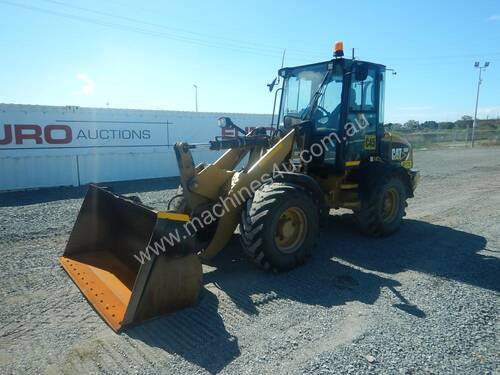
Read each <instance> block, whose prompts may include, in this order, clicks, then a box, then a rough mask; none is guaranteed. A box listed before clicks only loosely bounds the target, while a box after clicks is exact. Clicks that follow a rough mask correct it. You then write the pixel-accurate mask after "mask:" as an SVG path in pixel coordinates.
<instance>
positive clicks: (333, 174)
mask: <svg viewBox="0 0 500 375" xmlns="http://www.w3.org/2000/svg"><path fill="white" fill-rule="evenodd" d="M385 71H386V68H385V66H383V65H380V64H374V63H370V62H365V61H359V60H351V59H346V58H343V52H342V50H341V48H338V49H337V50H336V51H335V57H334V58H333V59H332V60H329V61H325V62H321V63H316V64H311V65H305V66H298V67H291V68H282V69H280V70H279V73H278V74H279V78H278V81H277V80H275V81H274V82H273V84H271V85H269V86H270V90H273V89H274V86H275V84H276V82H279V81H282V85H281V87H280V88H278V89H277V90H276V94H275V103H276V102H277V101H278V100H276V99H277V98H280V99H279V101H278V102H279V110H278V112H277V115H276V116H275V115H274V114H273V121H272V124H271V126H270V127H260V128H255V129H253V130H251V131H249V132H248V133H247V132H245V131H244V130H243V129H241V128H239V127H238V126H237V125H235V124H234V123H233V122H232V121H231V119H229V118H220V119H219V125H220V126H221V127H223V128H225V129H226V130H228V129H229V130H231V132H232V134H233V136H231V137H216V138H215V140H212V141H209V143H208V144H206V145H190V144H188V143H185V142H178V143H177V144H176V145H175V147H174V150H175V153H176V158H177V161H178V165H179V172H180V187H179V189H178V192H177V195H176V196H175V197H173V198H172V199H171V200H170V202H169V203H168V207H169V209H168V210H167V211H157V210H155V209H153V208H150V207H147V206H145V205H143V204H142V203H141V202H140V201H139V200H138V199H135V198H131V197H125V196H121V195H117V194H114V193H113V192H111V191H109V190H107V189H106V188H102V187H98V186H94V185H91V186H90V187H89V190H88V193H87V195H86V197H85V200H84V203H83V206H82V208H81V210H80V213H79V215H78V218H77V220H76V223H75V226H74V229H73V231H72V233H71V235H70V239H69V242H68V244H67V247H66V249H65V251H64V254H63V256H62V257H60V262H61V264H62V266H63V267H64V269H65V270H66V271H67V273H68V274H69V276H70V277H71V278H72V279H73V281H74V282H75V284H76V285H77V286H78V288H80V290H81V291H82V293H83V294H84V295H85V297H86V298H87V299H88V300H89V302H90V303H91V304H92V305H93V307H94V308H95V309H96V310H97V312H98V313H99V314H100V315H101V316H102V318H103V319H104V320H105V321H106V322H107V323H108V324H109V325H110V326H111V327H112V328H113V329H114V330H115V331H119V330H120V329H122V328H123V327H125V326H128V325H130V324H135V323H138V322H140V321H143V320H145V319H149V318H152V317H155V316H158V315H160V314H164V313H168V312H173V311H176V310H179V309H181V308H184V307H187V306H193V305H195V304H196V303H197V300H198V296H199V291H200V288H201V285H202V266H201V263H202V262H203V261H207V260H209V259H211V258H213V257H214V256H215V255H216V254H218V253H219V252H220V251H221V250H222V249H223V248H224V247H225V246H226V245H227V243H228V242H229V240H230V239H231V237H232V236H233V234H234V233H235V231H236V229H237V227H238V226H239V233H240V238H241V248H242V249H243V251H244V252H245V254H247V255H248V257H249V259H250V260H251V261H252V262H254V263H255V264H256V265H258V266H259V267H262V268H264V269H266V270H272V271H283V270H289V269H292V268H294V267H296V266H298V265H300V264H302V263H303V262H304V261H305V260H306V257H307V256H308V254H309V253H311V250H312V249H313V246H314V243H315V241H316V239H317V237H318V231H319V228H320V223H321V222H322V221H324V220H325V217H326V216H327V215H328V214H329V212H330V210H331V209H339V208H347V209H350V210H352V211H353V212H354V216H355V218H356V220H357V222H358V223H359V226H360V228H361V230H362V231H363V232H365V233H368V234H370V235H374V236H386V235H389V234H391V233H393V232H395V231H396V230H397V229H398V228H399V227H400V225H401V222H402V218H403V216H404V215H405V207H406V201H407V198H410V197H413V192H414V190H415V187H416V185H417V182H418V178H419V173H418V171H416V170H415V169H413V152H412V148H411V146H410V144H409V143H408V142H407V141H405V140H404V139H402V138H400V137H398V136H395V135H391V134H389V133H387V132H385V131H384V127H383V105H384V84H385ZM273 113H274V112H273ZM274 118H276V121H274ZM274 123H276V125H273V124H274ZM224 133H226V134H228V133H229V132H227V131H226V132H224ZM207 146H208V147H209V148H210V149H212V150H216V151H219V152H221V151H222V150H224V152H223V153H222V155H221V156H220V157H219V158H218V159H217V160H216V161H215V162H214V163H212V164H199V165H195V164H194V162H193V157H192V154H191V150H192V149H193V148H196V147H207ZM312 255H313V256H314V254H312Z"/></svg>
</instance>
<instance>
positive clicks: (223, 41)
mask: <svg viewBox="0 0 500 375" xmlns="http://www.w3.org/2000/svg"><path fill="white" fill-rule="evenodd" d="M41 1H45V2H47V3H52V4H55V5H60V6H65V7H68V8H72V9H75V10H79V11H84V12H89V13H93V14H96V15H100V16H105V17H110V18H114V19H120V20H123V21H126V22H133V23H138V24H143V25H148V26H151V27H156V28H162V29H165V30H172V32H169V33H167V32H163V31H156V30H151V29H145V28H141V27H137V26H132V25H125V24H120V23H116V22H110V21H105V20H99V19H95V18H89V17H85V16H80V15H75V14H71V13H66V12H61V11H58V10H53V9H47V8H41V7H37V6H33V5H28V4H20V3H15V2H12V1H9V0H0V3H3V4H5V5H10V6H14V7H18V8H22V9H27V10H31V11H35V12H40V13H45V14H50V15H53V16H57V17H62V18H66V19H72V20H76V21H79V22H84V23H89V24H94V25H98V26H103V27H108V28H112V29H116V30H121V31H128V32H134V33H138V34H142V35H146V36H153V37H160V38H165V39H170V40H174V41H178V42H182V43H189V44H193V45H199V46H203V47H210V48H218V49H227V50H232V51H237V52H244V53H250V54H255V55H260V56H266V57H277V56H280V55H281V53H282V50H283V48H282V47H275V46H271V45H267V44H260V43H255V42H244V41H240V40H236V39H230V38H225V37H221V36H209V35H207V34H202V33H198V32H194V31H189V30H184V29H178V28H173V27H170V26H167V25H163V24H158V23H153V22H148V21H143V20H139V19H135V18H132V17H126V16H121V15H115V14H112V13H107V12H103V11H100V10H95V9H90V8H84V7H79V6H75V5H70V4H65V3H62V2H60V1H56V0H41ZM179 32H181V33H185V34H191V35H194V36H197V37H188V36H185V35H179ZM207 37H208V38H211V39H215V41H213V40H207V39H206V38H207ZM203 38H205V39H203ZM217 39H218V40H220V41H217ZM251 45H253V47H252V46H251ZM287 52H288V55H290V54H291V55H294V56H295V57H296V58H295V59H294V58H293V57H292V60H297V59H298V57H299V56H300V57H301V58H303V57H309V58H324V59H326V58H325V56H324V55H320V54H319V53H316V52H312V51H310V52H308V51H303V50H297V49H292V50H290V49H288V48H287ZM320 56H321V57H320ZM477 56H500V52H487V53H468V54H460V55H458V54H457V55H442V56H439V55H434V56H415V57H410V56H407V57H401V56H395V57H385V59H387V60H388V61H401V62H403V61H411V62H414V63H417V64H425V63H431V62H436V61H437V60H441V61H443V63H446V64H449V63H458V62H460V61H459V60H458V59H460V60H462V59H463V61H465V59H466V58H475V57H477ZM445 60H449V61H447V62H445ZM450 60H451V61H450ZM490 60H492V61H495V59H491V58H490Z"/></svg>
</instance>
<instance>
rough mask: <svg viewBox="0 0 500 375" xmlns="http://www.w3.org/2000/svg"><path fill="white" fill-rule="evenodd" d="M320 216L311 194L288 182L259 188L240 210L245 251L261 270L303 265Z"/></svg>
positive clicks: (311, 244)
mask: <svg viewBox="0 0 500 375" xmlns="http://www.w3.org/2000/svg"><path fill="white" fill-rule="evenodd" d="M318 226H319V213H318V208H317V205H316V204H315V202H314V200H313V199H312V198H311V195H310V194H309V193H308V192H307V191H305V190H304V189H302V188H300V187H298V186H296V185H293V184H288V183H271V184H269V185H264V186H262V187H261V188H260V189H259V190H257V192H256V193H255V195H254V197H253V198H251V199H249V200H248V201H247V204H246V206H245V207H244V208H243V210H242V214H241V222H240V232H241V243H242V246H243V250H244V252H245V253H246V254H247V255H248V256H249V257H250V259H252V260H253V261H254V262H255V263H256V264H257V265H259V266H260V267H263V268H264V269H273V270H276V271H284V270H289V269H292V268H294V267H296V266H298V265H300V264H302V263H304V261H305V259H306V257H307V255H308V254H309V253H310V251H311V249H312V248H313V246H314V244H315V242H316V238H317V236H318Z"/></svg>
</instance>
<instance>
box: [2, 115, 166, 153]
mask: <svg viewBox="0 0 500 375" xmlns="http://www.w3.org/2000/svg"><path fill="white" fill-rule="evenodd" d="M170 124H171V123H169V122H168V121H167V122H164V123H163V122H146V123H141V122H115V121H98V122H93V121H88V122H86V121H66V122H64V123H62V122H61V123H58V122H56V123H49V124H37V123H13V124H5V123H4V124H0V149H34V148H35V149H43V148H55V147H57V148H63V147H64V148H91V147H133V146H166V145H168V144H169V139H168V126H169V125H170Z"/></svg>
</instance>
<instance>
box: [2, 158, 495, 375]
mask: <svg viewBox="0 0 500 375" xmlns="http://www.w3.org/2000/svg"><path fill="white" fill-rule="evenodd" d="M416 166H417V167H418V168H419V169H420V170H421V172H422V181H421V185H420V186H419V188H418V190H417V196H416V198H415V199H412V200H410V202H409V204H410V205H409V207H408V215H407V218H406V220H405V223H404V225H403V227H402V228H401V231H400V232H398V233H397V234H395V235H393V236H391V237H389V238H383V239H371V238H367V237H364V236H362V235H360V233H359V232H358V231H357V229H356V227H355V225H354V223H353V219H352V216H351V215H350V214H349V213H347V212H339V213H336V214H332V215H331V216H330V218H329V220H328V223H327V224H326V228H325V230H324V231H323V233H322V236H321V238H320V241H319V246H318V248H317V250H316V252H315V253H314V254H313V257H312V258H311V259H310V260H309V262H308V263H307V264H306V265H305V266H303V267H300V268H298V269H296V270H293V271H291V272H288V273H283V274H278V275H276V274H270V273H266V272H263V271H260V270H257V269H256V268H254V267H253V266H252V265H251V264H250V263H249V262H248V261H247V260H245V259H244V258H243V257H242V256H241V254H240V252H239V250H238V243H237V238H235V240H234V241H233V243H232V244H231V245H230V246H229V248H228V249H226V250H225V252H223V253H222V254H221V255H220V256H219V257H218V258H217V259H216V261H215V264H214V266H213V267H208V266H206V267H204V273H205V274H204V289H203V292H202V298H201V300H200V303H199V305H198V306H197V307H196V308H191V309H186V310H183V311H182V312H179V313H176V314H173V315H169V316H163V317H160V318H158V319H155V320H151V321H148V322H146V323H144V324H142V325H139V326H137V327H133V328H130V329H127V330H125V332H123V333H122V334H120V335H117V334H115V333H113V331H111V329H109V328H108V326H107V325H106V324H105V323H104V322H103V321H102V320H101V319H100V318H99V317H98V315H97V314H96V313H95V312H94V311H93V310H92V308H91V307H90V305H89V304H88V303H87V302H86V301H85V299H84V297H83V296H82V295H81V294H80V292H79V291H78V290H77V288H76V287H75V286H74V285H73V283H72V282H71V280H70V279H69V278H68V277H67V276H66V274H65V273H64V271H63V270H62V269H61V268H60V267H59V264H58V262H57V258H56V257H57V256H58V255H60V254H62V252H63V250H64V246H65V243H66V241H67V239H68V235H69V232H70V230H71V228H72V225H73V223H74V220H75V218H76V215H77V212H78V210H79V207H80V205H81V202H82V196H83V194H84V189H74V188H64V189H63V188H60V189H47V190H40V191H32V192H23V193H6V194H0V229H1V231H0V251H1V255H2V261H1V262H0V269H1V275H2V277H1V279H0V286H1V289H0V293H1V305H0V321H1V322H2V324H1V327H0V373H2V374H10V373H48V374H57V373H68V374H73V373H112V374H113V373H124V372H130V373H141V374H142V373H169V374H170V373H186V372H193V373H207V372H208V373H219V372H221V373H231V374H242V373H271V372H274V373H315V374H316V373H341V374H345V373H403V374H413V373H416V374H421V373H463V374H476V373H481V374H489V373H496V374H498V373H499V347H500V345H499V344H498V333H499V319H498V317H499V311H498V310H499V305H500V304H499V300H500V299H499V289H500V260H499V253H500V238H499V234H500V210H499V209H498V208H499V207H500V149H499V148H483V149H474V150H470V149H455V150H434V151H420V152H417V153H416ZM176 184H177V183H176V181H162V182H159V181H141V182H134V183H118V184H113V186H114V187H115V189H116V190H117V191H119V192H122V193H130V192H135V191H138V192H139V195H140V197H141V199H142V200H143V201H144V202H145V203H146V204H149V205H152V206H155V207H159V208H160V207H162V206H164V204H165V203H164V202H165V200H166V198H167V197H168V196H169V195H172V194H173V190H172V189H173V188H174V187H175V186H176ZM235 237H236V236H235Z"/></svg>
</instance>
